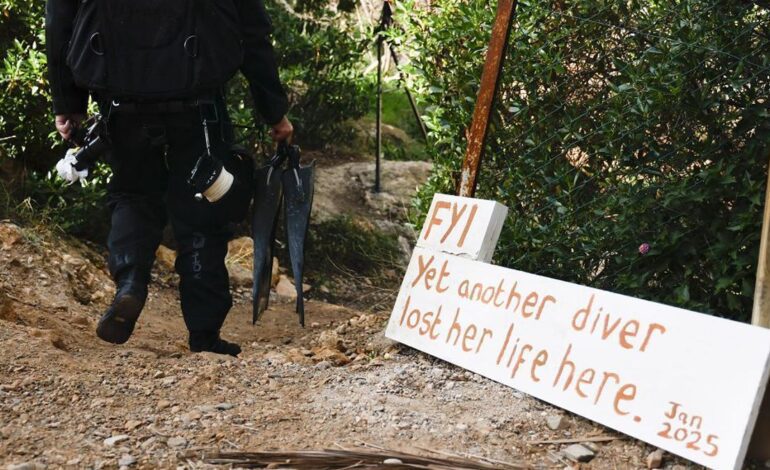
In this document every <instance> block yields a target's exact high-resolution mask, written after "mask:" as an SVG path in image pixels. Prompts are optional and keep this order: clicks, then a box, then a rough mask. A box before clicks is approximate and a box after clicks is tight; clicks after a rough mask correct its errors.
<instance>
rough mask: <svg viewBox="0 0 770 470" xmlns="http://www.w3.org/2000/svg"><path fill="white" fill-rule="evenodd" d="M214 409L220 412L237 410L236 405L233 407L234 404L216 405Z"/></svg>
mask: <svg viewBox="0 0 770 470" xmlns="http://www.w3.org/2000/svg"><path fill="white" fill-rule="evenodd" d="M214 408H216V409H218V410H219V411H227V410H232V409H233V408H235V405H233V404H232V403H218V404H216V405H214Z"/></svg>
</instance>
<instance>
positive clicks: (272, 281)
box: [270, 257, 281, 287]
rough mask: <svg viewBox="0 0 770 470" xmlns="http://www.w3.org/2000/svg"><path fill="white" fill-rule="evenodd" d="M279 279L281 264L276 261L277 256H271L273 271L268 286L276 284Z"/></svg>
mask: <svg viewBox="0 0 770 470" xmlns="http://www.w3.org/2000/svg"><path fill="white" fill-rule="evenodd" d="M280 280H281V265H280V263H278V258H275V257H273V273H272V279H270V287H275V286H277V285H278V281H280Z"/></svg>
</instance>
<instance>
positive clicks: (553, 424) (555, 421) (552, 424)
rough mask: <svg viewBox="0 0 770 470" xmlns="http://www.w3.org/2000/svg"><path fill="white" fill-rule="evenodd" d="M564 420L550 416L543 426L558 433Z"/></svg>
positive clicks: (558, 416)
mask: <svg viewBox="0 0 770 470" xmlns="http://www.w3.org/2000/svg"><path fill="white" fill-rule="evenodd" d="M563 421H564V418H563V417H562V416H560V415H551V416H549V417H547V418H546V419H545V425H546V426H548V429H550V430H552V431H558V430H560V429H561V428H562V425H563V424H564V423H563Z"/></svg>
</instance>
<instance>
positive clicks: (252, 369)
mask: <svg viewBox="0 0 770 470" xmlns="http://www.w3.org/2000/svg"><path fill="white" fill-rule="evenodd" d="M360 165H361V164H360V163H358V162H353V163H350V164H345V165H344V166H342V167H340V168H337V169H336V170H334V169H332V170H328V169H327V173H328V174H339V175H342V176H341V177H342V178H350V177H351V175H354V176H355V175H368V173H366V171H367V168H365V167H362V166H360ZM370 165H371V164H370ZM407 167H408V168H409V170H408V171H407V172H406V173H404V174H402V175H401V177H403V178H405V181H412V180H414V179H415V178H417V177H415V176H414V175H415V174H416V172H423V173H425V168H424V165H423V164H419V165H411V164H410V165H407ZM385 168H386V171H391V170H392V167H391V166H390V165H388V166H386V167H385ZM405 168H406V167H405ZM389 174H390V173H389ZM391 176H392V177H393V178H395V177H396V176H395V175H391ZM357 178H358V183H356V184H357V186H356V187H357V188H358V189H357V191H360V190H361V188H362V187H363V184H362V183H361V181H363V179H365V178H364V177H363V176H361V177H357ZM322 184H324V185H325V186H323V187H327V188H333V187H334V186H335V184H333V182H329V181H326V182H324V183H322ZM383 200H385V202H386V206H387V203H388V201H390V199H388V198H387V197H386V198H385V199H383ZM403 200H404V195H402V194H399V195H398V196H397V197H393V198H392V201H395V202H391V206H390V208H388V207H385V208H384V209H383V208H381V210H373V209H372V207H371V206H370V207H369V208H368V209H367V207H366V204H369V202H367V201H369V199H368V198H366V197H351V198H348V199H344V200H343V203H342V205H343V207H340V205H339V204H337V205H335V204H334V202H335V201H328V202H329V205H330V207H331V206H334V207H333V208H332V209H329V211H352V212H353V213H355V214H359V215H360V216H366V214H379V215H377V217H380V219H378V220H379V221H382V220H387V221H389V222H390V223H391V224H392V223H395V222H394V220H396V219H397V217H396V216H395V215H394V214H395V213H396V212H398V211H399V210H398V209H396V210H395V212H394V210H393V209H392V208H393V207H399V206H398V205H399V204H402V202H401V201H403ZM354 206H355V207H354ZM374 223H375V224H376V223H377V221H376V220H375V221H374ZM104 264H105V253H104V251H103V250H102V249H101V248H99V247H96V246H92V245H86V244H83V243H82V242H79V241H76V240H71V239H66V238H62V237H60V236H54V235H51V234H46V233H41V232H40V231H36V230H33V229H25V228H20V227H17V226H15V225H13V224H11V223H8V222H0V373H1V374H2V375H0V465H6V466H7V467H8V468H17V469H20V468H27V469H29V468H95V469H96V468H118V467H123V468H148V469H149V468H196V469H197V468H213V466H212V465H210V464H207V463H205V456H206V455H207V454H209V453H212V452H215V451H223V452H227V451H258V450H259V451H261V450H303V449H326V448H339V447H344V448H354V447H360V446H364V445H369V446H377V447H382V448H386V449H393V450H401V451H406V452H411V453H417V454H424V455H430V454H432V453H444V454H446V453H450V454H454V455H463V456H474V458H477V459H482V458H483V459H488V460H487V462H491V461H504V462H511V463H517V464H523V465H527V466H532V467H533V468H560V469H561V468H597V469H603V468H617V469H626V468H647V467H646V459H647V456H648V455H649V454H650V453H651V452H652V451H654V450H655V449H654V448H652V447H651V446H648V445H646V444H644V443H641V442H638V441H635V440H633V439H630V438H628V437H625V436H622V435H619V434H617V433H614V432H612V431H610V430H608V429H605V428H603V427H602V426H599V425H596V424H594V423H592V422H590V421H587V420H584V419H581V418H579V417H576V416H574V415H571V414H569V413H566V412H564V411H562V410H559V409H557V408H554V407H552V406H550V405H548V404H546V403H543V402H541V401H539V400H536V399H534V398H531V397H529V396H526V395H524V394H522V393H519V392H517V391H515V390H513V389H510V388H508V387H505V386H503V385H500V384H497V383H495V382H492V381H490V380H487V379H485V378H483V377H481V376H478V375H475V374H472V373H470V372H468V371H465V370H463V369H460V368H457V367H455V366H452V365H450V364H447V363H444V362H442V361H440V360H437V359H434V358H432V357H430V356H427V355H425V354H422V353H419V352H417V351H415V350H412V349H410V348H407V347H404V346H400V345H398V344H395V343H393V342H391V341H389V340H387V339H386V338H385V337H384V336H383V333H382V332H383V329H384V326H385V324H386V322H387V318H388V315H389V313H390V312H389V309H390V305H392V301H391V302H388V301H383V300H382V299H388V296H392V295H393V294H394V293H395V291H396V289H397V286H398V279H397V278H394V279H392V284H393V285H391V286H390V287H389V288H386V287H382V286H373V285H371V283H370V282H365V281H366V280H365V279H358V278H356V276H355V273H353V274H349V275H348V277H346V278H344V279H342V281H343V282H347V283H349V284H350V285H351V286H350V288H352V289H356V290H357V292H358V295H357V297H358V299H359V301H358V302H356V303H351V305H355V306H356V308H358V309H357V310H356V309H354V308H350V305H349V306H347V307H346V306H339V305H332V304H329V303H325V302H323V301H321V300H318V299H320V298H328V296H325V295H324V294H323V293H321V292H316V291H315V290H314V289H312V288H311V290H310V291H309V292H308V294H307V296H308V297H309V301H308V303H307V304H306V312H307V318H308V320H307V321H308V327H307V328H304V329H303V328H301V327H300V326H299V324H298V321H297V317H296V315H295V313H294V310H293V308H294V305H293V303H292V302H291V301H287V300H285V299H282V298H279V297H277V296H276V297H275V299H274V302H273V303H272V306H271V308H270V309H269V310H268V312H267V313H266V314H265V315H264V317H263V318H262V319H261V320H260V321H259V322H258V323H257V325H256V326H254V325H252V324H251V300H250V294H249V289H248V287H247V286H244V287H237V288H234V297H235V305H234V308H233V310H232V312H231V313H230V315H229V317H228V319H227V322H226V323H225V326H224V328H223V331H222V336H223V337H224V338H226V339H228V340H231V341H236V342H238V343H240V344H241V345H242V347H243V353H242V354H241V355H240V357H239V358H237V359H236V358H230V357H225V356H219V355H215V354H209V353H202V354H193V353H190V352H189V350H188V348H187V344H186V339H187V338H186V335H185V331H186V330H185V327H184V324H183V321H182V319H181V313H180V309H179V302H178V295H177V291H176V277H175V275H173V274H172V273H170V272H169V271H168V269H169V268H168V264H169V263H168V260H166V262H165V263H164V262H163V261H162V260H161V261H160V262H158V263H157V266H156V272H155V273H154V276H153V278H154V282H153V284H152V286H151V294H150V298H149V300H148V304H147V306H146V308H145V311H144V313H143V314H142V316H141V318H140V320H139V323H138V325H137V329H136V331H135V332H134V335H133V337H132V338H131V340H130V341H129V342H128V343H127V344H125V345H123V346H113V345H110V344H106V343H104V342H101V341H100V340H99V339H98V338H97V337H96V335H95V334H94V329H95V326H96V322H97V321H98V319H99V317H100V315H101V313H102V312H103V311H104V309H105V308H106V307H107V305H108V304H109V302H110V301H111V299H112V295H113V293H114V289H113V287H112V283H111V281H110V279H109V276H108V275H107V273H106V271H105V269H104ZM311 287H312V286H311ZM383 292H384V294H383ZM369 296H371V298H377V299H379V300H378V301H377V302H374V301H371V302H364V301H363V299H367V298H370V297H369ZM363 305H366V307H362V306H363ZM559 418H560V419H561V424H560V426H558V429H556V430H553V429H551V427H557V426H550V427H549V425H548V424H549V423H550V424H553V423H554V421H559ZM597 437H599V438H607V439H604V440H601V439H597ZM608 439H609V440H608ZM549 440H571V441H574V442H577V443H583V444H584V445H585V446H588V447H590V448H593V450H594V452H595V454H596V456H595V457H594V458H593V459H592V460H591V461H590V462H589V463H584V464H577V463H574V462H571V461H569V460H568V459H567V458H566V457H565V455H564V454H563V453H562V451H563V450H564V448H566V447H568V446H569V445H570V444H569V443H542V441H549ZM597 440H600V441H601V442H594V441H597ZM663 465H664V468H668V469H678V470H682V469H685V468H696V467H695V466H692V465H689V464H687V463H685V462H683V461H681V460H679V459H676V458H674V457H671V456H668V455H666V456H665V457H664V464H663Z"/></svg>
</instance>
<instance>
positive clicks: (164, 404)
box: [158, 400, 171, 410]
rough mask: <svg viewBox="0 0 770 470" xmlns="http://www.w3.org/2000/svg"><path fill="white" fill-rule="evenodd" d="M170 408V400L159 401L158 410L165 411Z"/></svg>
mask: <svg viewBox="0 0 770 470" xmlns="http://www.w3.org/2000/svg"><path fill="white" fill-rule="evenodd" d="M169 406H171V402H169V401H168V400H159V401H158V410H165V409H166V408H168V407H169Z"/></svg>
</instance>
